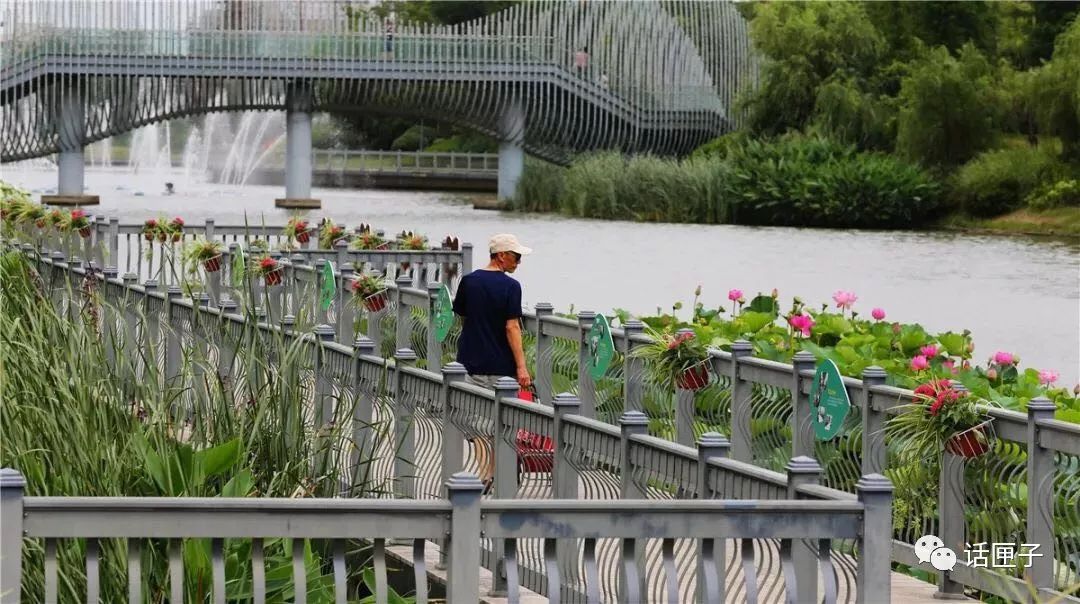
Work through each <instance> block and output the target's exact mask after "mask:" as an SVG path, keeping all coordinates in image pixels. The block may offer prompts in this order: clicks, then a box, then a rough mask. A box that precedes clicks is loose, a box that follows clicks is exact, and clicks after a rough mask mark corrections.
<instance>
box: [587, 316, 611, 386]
mask: <svg viewBox="0 0 1080 604" xmlns="http://www.w3.org/2000/svg"><path fill="white" fill-rule="evenodd" d="M587 340H588V344H589V375H591V376H592V378H593V379H594V380H598V379H600V378H602V377H604V373H606V372H607V370H608V366H609V365H611V358H612V357H613V356H615V343H614V342H612V341H611V328H610V327H609V326H608V322H607V319H606V318H605V317H604V315H596V320H594V321H593V325H592V329H591V330H589V337H588V339H587Z"/></svg>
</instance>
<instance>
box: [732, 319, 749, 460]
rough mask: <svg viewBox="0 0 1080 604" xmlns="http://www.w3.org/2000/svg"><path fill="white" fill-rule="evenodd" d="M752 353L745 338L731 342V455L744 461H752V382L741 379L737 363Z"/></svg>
mask: <svg viewBox="0 0 1080 604" xmlns="http://www.w3.org/2000/svg"><path fill="white" fill-rule="evenodd" d="M752 354H754V345H753V344H751V343H750V342H748V341H746V340H736V341H735V342H733V343H732V344H731V456H732V457H733V458H734V459H735V460H736V461H742V462H745V463H753V461H754V453H753V449H752V448H751V441H752V440H753V439H752V437H751V432H750V420H751V419H752V417H751V410H750V400H751V397H752V396H753V389H754V384H753V383H752V382H747V381H745V380H743V379H742V377H741V375H740V371H739V364H740V363H741V362H742V360H743V359H745V358H747V357H749V356H750V355H752Z"/></svg>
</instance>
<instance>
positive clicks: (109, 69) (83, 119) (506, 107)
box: [0, 0, 754, 199]
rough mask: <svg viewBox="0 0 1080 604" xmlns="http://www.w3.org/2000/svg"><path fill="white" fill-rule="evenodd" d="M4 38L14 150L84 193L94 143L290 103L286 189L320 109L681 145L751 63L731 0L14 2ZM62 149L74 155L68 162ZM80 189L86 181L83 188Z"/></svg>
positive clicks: (534, 147) (722, 106)
mask: <svg viewBox="0 0 1080 604" xmlns="http://www.w3.org/2000/svg"><path fill="white" fill-rule="evenodd" d="M4 11H5V14H4V15H3V19H4V23H5V26H4V29H3V32H2V37H0V53H2V54H3V57H4V60H3V62H2V63H3V65H2V66H0V115H2V119H3V125H2V126H0V145H2V148H3V151H2V154H0V160H2V161H13V160H19V159H26V158H32V157H40V156H43V155H48V154H53V153H60V154H61V161H60V162H59V164H60V171H61V173H62V174H64V173H70V174H71V176H70V177H69V178H67V179H65V178H64V177H62V178H61V182H60V194H61V195H81V194H82V193H83V192H82V191H81V186H82V185H81V172H79V169H80V168H81V164H79V166H76V165H75V158H74V155H73V154H79V155H80V156H81V149H82V148H83V147H84V146H85V145H86V144H88V143H91V142H94V141H97V140H101V139H103V138H107V137H109V136H113V135H116V134H119V133H122V132H126V131H129V130H132V129H134V128H138V127H140V126H143V125H146V124H150V123H153V122H157V121H160V120H167V119H171V118H175V117H182V116H190V115H198V114H204V113H209V112H215V111H240V110H285V111H287V112H288V113H289V115H290V117H289V121H288V127H289V131H288V136H289V141H288V146H287V150H288V152H287V153H288V156H289V158H290V159H289V161H288V163H287V183H286V189H287V191H286V197H287V198H296V199H303V198H306V197H309V196H310V172H311V165H310V163H311V157H310V155H311V149H310V135H311V133H310V114H311V112H313V111H328V112H333V113H340V112H373V113H382V114H394V115H406V116H417V117H427V118H436V119H440V120H445V121H449V122H454V123H458V124H462V125H464V126H467V127H469V128H472V129H475V130H477V131H480V132H483V133H486V134H489V135H491V136H493V137H495V138H497V139H499V140H500V141H502V142H503V149H502V150H501V151H500V157H501V160H500V172H501V176H500V180H501V182H502V183H503V184H502V186H501V187H500V196H501V197H507V196H509V195H510V194H512V188H511V185H512V184H513V183H516V180H517V177H518V176H519V175H520V170H521V161H522V153H523V152H524V151H528V152H529V153H531V154H534V155H537V156H539V157H543V158H546V159H549V160H552V161H556V162H566V161H568V159H569V157H570V156H571V155H572V154H573V153H576V152H581V151H588V150H593V149H621V150H624V151H628V152H631V151H632V152H653V153H662V154H682V153H686V152H689V151H690V150H692V149H693V148H695V147H696V146H698V145H700V144H701V143H703V142H705V141H707V140H709V139H710V138H712V137H715V136H717V135H719V134H722V133H723V132H726V131H728V130H729V129H731V128H732V127H733V125H734V123H735V121H736V118H735V116H734V114H733V112H732V109H731V108H732V107H733V105H734V102H735V98H736V95H737V93H738V92H739V90H741V89H742V88H744V87H745V86H746V85H747V84H748V83H750V82H751V80H752V77H753V74H754V70H753V68H754V65H753V60H752V56H751V53H750V47H749V42H748V37H747V32H746V24H745V23H744V21H743V20H742V18H741V17H740V16H739V14H738V12H737V11H736V9H735V6H734V4H732V3H728V2H704V1H702V2H679V3H661V2H618V3H604V2H587V3H580V2H570V1H562V0H558V1H542V2H528V3H522V4H519V5H516V6H515V7H513V8H511V9H508V10H506V11H503V12H501V13H498V14H495V15H491V16H489V17H486V18H484V19H480V20H477V21H471V22H467V23H462V24H459V25H455V26H426V25H413V24H408V23H404V22H401V23H397V22H387V21H384V20H380V19H374V18H370V17H369V16H367V15H365V14H363V13H361V12H359V11H354V10H353V9H352V8H351V5H350V4H348V3H343V2H338V1H331V0H310V1H305V2H284V1H281V0H253V1H249V2H224V3H222V2H208V1H202V0H200V1H195V0H155V1H152V2H151V1H146V0H112V1H109V2H103V1H92V2H86V1H84V0H12V1H10V2H7V3H5V4H4ZM65 154H67V155H69V156H70V158H69V159H65ZM75 189H80V190H79V191H75Z"/></svg>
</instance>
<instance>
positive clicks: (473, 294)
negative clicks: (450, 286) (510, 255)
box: [454, 270, 521, 377]
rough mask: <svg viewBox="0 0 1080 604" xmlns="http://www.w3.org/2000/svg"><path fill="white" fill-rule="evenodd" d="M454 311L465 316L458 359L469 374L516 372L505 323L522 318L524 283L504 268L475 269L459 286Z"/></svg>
mask: <svg viewBox="0 0 1080 604" xmlns="http://www.w3.org/2000/svg"><path fill="white" fill-rule="evenodd" d="M454 312H455V313H456V314H458V315H460V316H461V317H463V318H464V319H465V325H464V327H463V328H462V330H461V339H460V340H459V341H458V355H457V361H458V362H459V363H461V364H462V365H464V366H465V369H466V371H468V372H469V374H470V375H505V376H510V377H513V376H515V375H517V364H516V363H515V362H514V353H513V351H512V350H511V349H510V341H509V340H508V339H507V338H506V322H507V321H509V320H510V319H518V318H520V317H521V284H520V283H518V282H517V281H515V280H514V279H512V278H510V277H509V276H507V275H506V274H505V273H503V272H502V271H488V270H478V271H473V272H471V273H469V274H468V275H465V276H464V277H463V278H462V279H461V283H460V284H459V285H458V289H457V295H456V296H455V297H454Z"/></svg>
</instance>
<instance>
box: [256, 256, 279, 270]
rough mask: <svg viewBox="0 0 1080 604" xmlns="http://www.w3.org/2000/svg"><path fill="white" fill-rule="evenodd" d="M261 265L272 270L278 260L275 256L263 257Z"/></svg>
mask: <svg viewBox="0 0 1080 604" xmlns="http://www.w3.org/2000/svg"><path fill="white" fill-rule="evenodd" d="M259 266H260V267H262V268H263V269H265V270H267V271H271V270H273V269H274V268H275V267H276V266H277V261H276V260H274V259H273V258H263V259H262V262H260V263H259Z"/></svg>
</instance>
